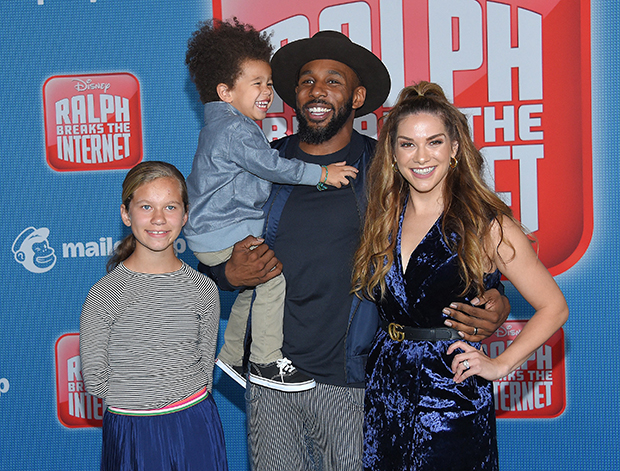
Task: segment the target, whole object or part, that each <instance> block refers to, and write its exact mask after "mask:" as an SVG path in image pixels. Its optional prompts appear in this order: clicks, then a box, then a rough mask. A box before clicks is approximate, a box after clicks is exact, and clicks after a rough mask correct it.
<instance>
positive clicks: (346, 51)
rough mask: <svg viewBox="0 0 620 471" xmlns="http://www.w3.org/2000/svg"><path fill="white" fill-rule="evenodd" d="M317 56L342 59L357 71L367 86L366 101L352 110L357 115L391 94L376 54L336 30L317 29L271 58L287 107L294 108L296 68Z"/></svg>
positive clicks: (274, 77) (277, 82)
mask: <svg viewBox="0 0 620 471" xmlns="http://www.w3.org/2000/svg"><path fill="white" fill-rule="evenodd" d="M318 59H331V60H335V61H338V62H342V63H343V64H345V65H347V66H348V67H350V68H351V69H353V71H355V73H357V75H358V77H359V78H360V80H361V82H362V85H363V86H364V87H365V88H366V101H365V103H364V104H363V105H362V106H361V108H358V109H357V110H355V116H356V117H358V116H364V115H365V114H368V113H371V112H373V111H374V110H376V109H377V108H379V106H381V105H382V104H383V103H384V102H385V99H386V98H387V96H388V94H389V93H390V85H391V81H390V74H389V73H388V71H387V68H386V67H385V65H384V64H383V62H381V60H380V59H379V58H378V57H377V56H375V55H374V54H373V53H372V52H370V51H369V50H368V49H366V48H364V47H362V46H360V45H358V44H355V43H354V42H352V41H351V40H350V39H349V38H347V37H346V36H345V35H344V34H342V33H339V32H338V31H319V32H318V33H316V34H315V35H314V36H312V37H311V38H306V39H299V40H297V41H293V42H291V43H289V44H286V45H285V46H282V47H281V48H280V49H279V50H278V51H277V52H276V53H275V54H274V55H273V58H272V59H271V69H272V77H273V86H274V88H275V89H276V92H277V93H278V95H280V97H281V98H282V99H283V100H284V102H285V103H286V104H287V105H289V106H290V107H292V108H295V88H296V87H297V79H298V74H299V70H300V69H301V68H302V67H303V66H304V65H305V64H307V63H308V62H312V61H314V60H318Z"/></svg>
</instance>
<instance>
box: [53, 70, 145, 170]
mask: <svg viewBox="0 0 620 471" xmlns="http://www.w3.org/2000/svg"><path fill="white" fill-rule="evenodd" d="M43 104H44V108H45V146H46V153H47V163H48V164H49V166H50V167H52V168H53V169H54V170H57V171H59V172H63V171H89V170H113V169H124V168H131V167H133V166H134V165H135V164H137V163H138V162H140V161H141V160H142V115H141V111H140V84H139V82H138V80H137V79H136V78H135V77H134V76H133V75H131V74H127V73H122V74H100V75H61V76H55V77H51V78H49V79H47V81H46V82H45V84H44V85H43Z"/></svg>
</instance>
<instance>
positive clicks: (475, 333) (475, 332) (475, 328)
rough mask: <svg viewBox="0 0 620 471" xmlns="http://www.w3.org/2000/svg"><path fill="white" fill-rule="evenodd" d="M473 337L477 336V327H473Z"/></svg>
mask: <svg viewBox="0 0 620 471" xmlns="http://www.w3.org/2000/svg"><path fill="white" fill-rule="evenodd" d="M473 335H478V327H474V334H473Z"/></svg>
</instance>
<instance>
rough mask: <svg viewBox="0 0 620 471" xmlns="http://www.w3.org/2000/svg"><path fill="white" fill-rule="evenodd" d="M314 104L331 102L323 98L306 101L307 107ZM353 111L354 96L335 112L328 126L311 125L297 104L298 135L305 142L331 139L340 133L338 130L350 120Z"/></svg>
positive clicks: (319, 142) (318, 142)
mask: <svg viewBox="0 0 620 471" xmlns="http://www.w3.org/2000/svg"><path fill="white" fill-rule="evenodd" d="M313 104H316V105H328V106H329V103H327V102H325V101H323V100H313V101H311V102H309V103H306V107H307V106H309V105H313ZM352 111H353V97H351V98H350V99H349V101H347V102H346V103H345V104H344V106H343V107H342V108H340V110H338V111H337V112H336V114H334V116H332V118H331V119H330V120H329V121H328V123H327V125H326V126H320V127H319V126H310V124H309V123H308V120H307V119H306V117H305V116H304V115H303V114H302V113H301V111H300V109H299V105H297V106H295V113H296V114H297V122H298V123H299V128H298V130H297V135H298V136H299V139H300V140H301V142H305V143H306V144H323V143H324V142H327V141H329V140H330V139H331V138H332V137H334V136H335V135H336V134H338V132H339V131H340V130H341V129H342V128H343V127H344V125H345V124H346V122H347V121H348V120H349V117H350V116H351V112H352Z"/></svg>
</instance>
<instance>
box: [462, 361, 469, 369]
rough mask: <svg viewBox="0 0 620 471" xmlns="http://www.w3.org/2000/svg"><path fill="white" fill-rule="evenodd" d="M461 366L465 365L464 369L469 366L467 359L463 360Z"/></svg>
mask: <svg viewBox="0 0 620 471" xmlns="http://www.w3.org/2000/svg"><path fill="white" fill-rule="evenodd" d="M463 366H464V367H465V370H468V369H469V368H470V366H469V362H468V361H467V360H465V361H463Z"/></svg>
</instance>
